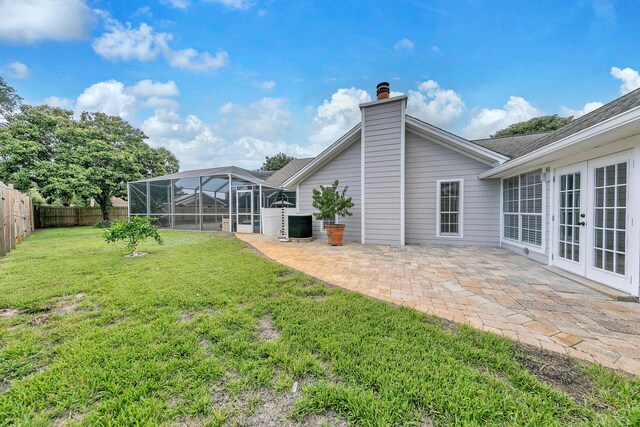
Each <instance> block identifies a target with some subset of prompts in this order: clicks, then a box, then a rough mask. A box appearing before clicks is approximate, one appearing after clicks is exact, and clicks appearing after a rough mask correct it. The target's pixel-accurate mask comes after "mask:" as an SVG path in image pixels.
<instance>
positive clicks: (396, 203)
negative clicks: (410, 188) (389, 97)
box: [363, 100, 405, 246]
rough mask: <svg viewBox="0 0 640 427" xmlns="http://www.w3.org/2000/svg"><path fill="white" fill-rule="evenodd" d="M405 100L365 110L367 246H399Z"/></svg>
mask: <svg viewBox="0 0 640 427" xmlns="http://www.w3.org/2000/svg"><path fill="white" fill-rule="evenodd" d="M404 102H405V101H404V100H399V101H395V102H385V103H382V104H380V105H371V106H367V107H365V108H364V109H363V120H364V124H363V129H364V195H365V197H364V203H365V216H364V223H365V226H364V239H365V243H371V244H383V245H394V246H399V245H400V244H401V240H400V237H401V232H400V231H401V230H400V224H401V221H400V212H401V211H400V200H401V199H400V198H401V189H400V174H401V140H402V138H401V137H402V107H403V103H404Z"/></svg>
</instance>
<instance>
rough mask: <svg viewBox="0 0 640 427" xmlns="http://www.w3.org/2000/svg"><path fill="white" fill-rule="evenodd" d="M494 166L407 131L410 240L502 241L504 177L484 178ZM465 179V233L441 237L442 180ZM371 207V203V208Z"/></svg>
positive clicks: (428, 242)
mask: <svg viewBox="0 0 640 427" xmlns="http://www.w3.org/2000/svg"><path fill="white" fill-rule="evenodd" d="M489 169H491V167H490V166H489V165H486V164H484V163H482V162H480V161H477V160H475V159H472V158H470V157H468V156H466V155H463V154H461V153H458V152H457V151H454V150H451V149H449V148H446V147H444V146H442V145H440V144H438V143H436V142H432V141H429V140H427V139H425V138H423V137H422V136H418V135H416V134H414V133H412V132H407V134H406V178H405V184H406V204H405V218H406V219H405V230H406V242H407V243H410V244H431V243H439V244H462V245H491V246H498V245H499V242H500V180H498V179H492V180H480V179H478V175H479V174H480V173H482V172H485V171H487V170H489ZM446 179H463V180H464V194H463V203H464V207H463V237H462V238H453V237H437V234H436V233H437V230H436V224H437V220H436V215H437V210H436V209H437V206H436V194H437V193H436V191H437V189H436V184H437V180H446ZM367 209H368V206H367Z"/></svg>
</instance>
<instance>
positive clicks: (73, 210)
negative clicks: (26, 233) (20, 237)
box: [35, 206, 128, 228]
mask: <svg viewBox="0 0 640 427" xmlns="http://www.w3.org/2000/svg"><path fill="white" fill-rule="evenodd" d="M127 211H128V208H127V207H126V206H124V207H123V206H117V207H115V206H114V207H111V208H109V219H110V220H111V221H115V220H116V219H126V218H127V215H128V212H127ZM100 221H102V209H101V208H100V207H95V208H83V207H75V206H36V207H35V225H36V228H52V227H73V226H76V225H95V224H97V223H99V222H100Z"/></svg>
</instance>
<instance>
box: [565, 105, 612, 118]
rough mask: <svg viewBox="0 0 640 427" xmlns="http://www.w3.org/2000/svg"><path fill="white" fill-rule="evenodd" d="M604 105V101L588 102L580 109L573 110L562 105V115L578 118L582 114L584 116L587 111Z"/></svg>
mask: <svg viewBox="0 0 640 427" xmlns="http://www.w3.org/2000/svg"><path fill="white" fill-rule="evenodd" d="M603 105H604V104H603V103H602V102H587V103H586V104H584V107H582V108H581V109H579V110H573V109H571V108H569V107H566V106H564V105H563V106H562V107H560V115H561V116H565V117H568V116H573V118H574V119H577V118H578V117H580V116H584V115H585V114H587V113H590V112H592V111H594V110H597V109H598V108H600V107H602V106H603Z"/></svg>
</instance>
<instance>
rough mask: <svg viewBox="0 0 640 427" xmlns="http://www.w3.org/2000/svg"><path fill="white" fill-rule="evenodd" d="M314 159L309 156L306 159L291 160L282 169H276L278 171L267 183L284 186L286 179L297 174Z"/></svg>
mask: <svg viewBox="0 0 640 427" xmlns="http://www.w3.org/2000/svg"><path fill="white" fill-rule="evenodd" d="M313 159H314V158H313V157H309V158H306V159H293V160H291V161H290V162H289V163H287V165H286V166H285V167H283V168H282V169H280V170H279V171H276V173H274V174H273V175H271V176H270V177H269V178H268V179H267V183H268V184H269V185H272V186H274V187H278V188H279V187H282V184H283V183H284V182H285V181H286V180H288V179H289V178H291V177H292V176H293V175H295V174H296V173H297V172H298V171H299V170H300V169H302V168H303V167H305V166H307V164H309V162H310V161H311V160H313Z"/></svg>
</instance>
